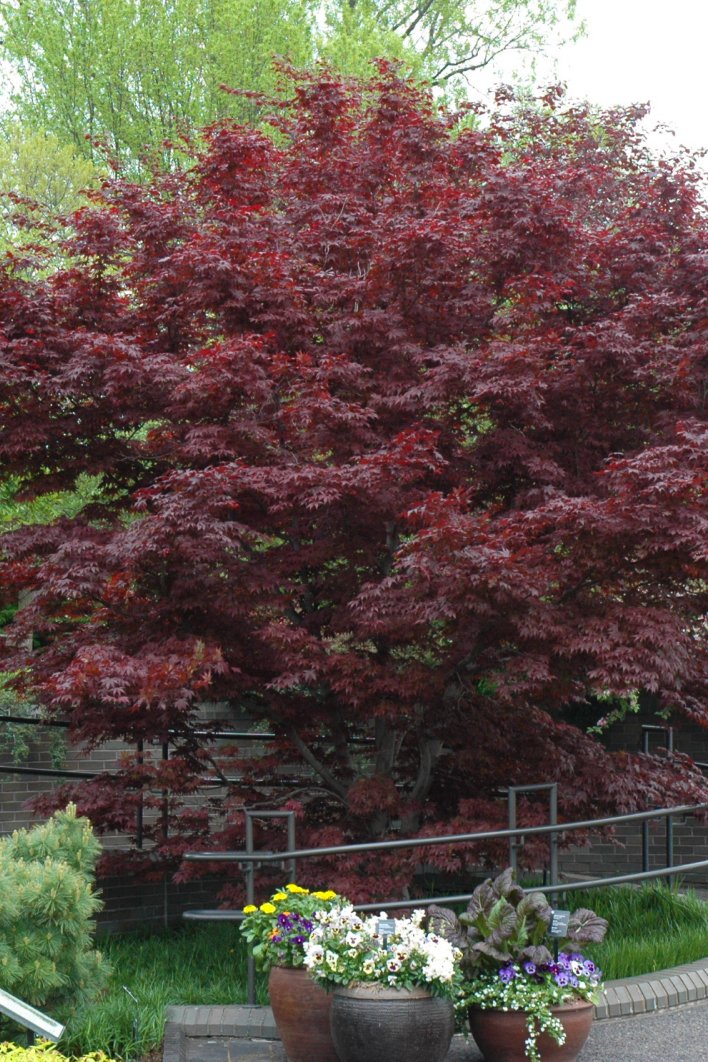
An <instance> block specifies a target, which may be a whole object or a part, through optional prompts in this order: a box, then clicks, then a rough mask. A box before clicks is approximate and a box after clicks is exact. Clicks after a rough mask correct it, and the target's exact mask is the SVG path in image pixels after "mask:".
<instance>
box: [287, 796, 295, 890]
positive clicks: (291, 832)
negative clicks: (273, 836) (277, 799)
mask: <svg viewBox="0 0 708 1062" xmlns="http://www.w3.org/2000/svg"><path fill="white" fill-rule="evenodd" d="M295 848H296V844H295V812H294V811H291V812H290V813H289V814H288V851H289V852H294V851H295ZM296 863H297V860H295V859H289V860H288V873H289V874H290V880H291V881H295V878H296V877H297V866H296Z"/></svg>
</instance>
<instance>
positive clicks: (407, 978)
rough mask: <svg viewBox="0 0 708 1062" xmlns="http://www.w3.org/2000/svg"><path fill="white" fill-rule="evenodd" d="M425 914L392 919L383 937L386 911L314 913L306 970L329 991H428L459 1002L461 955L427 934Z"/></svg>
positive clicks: (349, 910)
mask: <svg viewBox="0 0 708 1062" xmlns="http://www.w3.org/2000/svg"><path fill="white" fill-rule="evenodd" d="M424 917H425V912H424V911H422V910H419V911H414V912H413V914H412V915H411V917H410V918H396V919H394V920H393V924H394V929H393V932H392V933H391V934H390V935H389V936H384V935H383V933H382V930H381V926H380V920H381V919H386V918H387V915H386V912H385V911H382V912H381V914H380V915H371V916H369V917H368V918H367V917H362V916H361V915H358V914H357V913H356V911H355V910H354V909H353V908H352V907H351V906H347V907H342V908H341V909H339V910H333V911H316V912H315V914H314V921H315V926H314V928H313V930H312V932H311V934H310V938H309V940H308V942H307V944H306V945H305V966H306V967H307V969H308V970H309V971H310V973H311V974H312V976H313V977H314V979H315V980H316V981H318V982H320V983H321V984H322V985H324V986H325V987H326V988H335V987H336V986H337V985H344V986H349V985H360V984H379V985H381V986H382V987H388V988H419V987H422V988H426V989H427V990H428V991H429V992H431V994H433V995H436V996H444V997H446V998H453V997H455V998H456V997H457V994H458V992H459V988H460V982H461V970H460V967H459V960H460V958H461V955H460V952H459V951H458V949H457V948H455V947H453V946H452V944H450V942H449V941H448V940H446V939H445V938H444V937H440V936H438V935H437V934H436V933H428V932H426V931H425V930H424V929H423V919H424Z"/></svg>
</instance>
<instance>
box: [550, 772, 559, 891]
mask: <svg viewBox="0 0 708 1062" xmlns="http://www.w3.org/2000/svg"><path fill="white" fill-rule="evenodd" d="M549 800H550V820H551V826H557V825H558V783H557V782H554V783H553V785H552V786H551V791H550V794H549ZM559 850H560V834H559V833H558V832H557V831H556V830H554V831H553V833H552V834H551V838H550V856H551V887H552V886H553V885H557V884H558V875H559V873H560V871H559V861H558V852H559Z"/></svg>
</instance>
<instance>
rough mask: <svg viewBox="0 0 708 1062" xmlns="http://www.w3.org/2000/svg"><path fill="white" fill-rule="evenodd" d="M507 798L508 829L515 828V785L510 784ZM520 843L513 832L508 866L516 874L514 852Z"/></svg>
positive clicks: (510, 840)
mask: <svg viewBox="0 0 708 1062" xmlns="http://www.w3.org/2000/svg"><path fill="white" fill-rule="evenodd" d="M507 800H508V801H509V829H510V830H515V829H516V786H512V787H511V788H510V789H509V793H508V796H507ZM520 843H521V842H520V839H519V838H518V837H517V836H516V834H513V835H512V836H511V837H510V838H509V866H510V867H511V869H512V870H513V871H514V874H516V872H517V870H518V866H519V861H518V859H517V857H516V852H517V849H518V847H519V844H520Z"/></svg>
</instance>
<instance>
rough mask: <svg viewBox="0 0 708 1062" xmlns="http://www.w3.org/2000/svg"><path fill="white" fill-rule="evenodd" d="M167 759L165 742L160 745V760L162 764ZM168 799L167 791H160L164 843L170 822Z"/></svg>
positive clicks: (167, 748) (168, 752)
mask: <svg viewBox="0 0 708 1062" xmlns="http://www.w3.org/2000/svg"><path fill="white" fill-rule="evenodd" d="M169 758H170V746H169V745H168V743H167V742H166V741H165V742H163V745H162V760H163V763H164V762H166V761H167V760H169ZM169 799H170V798H169V794H168V792H167V790H166V789H163V790H162V839H163V840H164V841H166V840H167V834H168V832H169V822H170V804H169Z"/></svg>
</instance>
